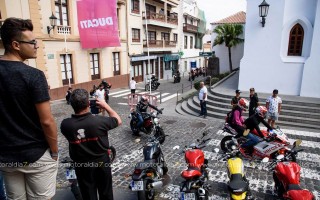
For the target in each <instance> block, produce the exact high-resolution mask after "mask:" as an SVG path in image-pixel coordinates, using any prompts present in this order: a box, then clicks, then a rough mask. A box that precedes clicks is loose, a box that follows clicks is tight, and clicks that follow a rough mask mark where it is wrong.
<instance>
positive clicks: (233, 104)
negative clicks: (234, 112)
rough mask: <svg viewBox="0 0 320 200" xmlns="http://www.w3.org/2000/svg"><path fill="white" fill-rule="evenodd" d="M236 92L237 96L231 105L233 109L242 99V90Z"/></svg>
mask: <svg viewBox="0 0 320 200" xmlns="http://www.w3.org/2000/svg"><path fill="white" fill-rule="evenodd" d="M235 92H236V96H234V97H233V98H232V99H231V105H232V107H233V108H234V107H236V106H237V105H238V101H239V100H240V99H241V97H240V93H241V91H240V90H236V91H235Z"/></svg>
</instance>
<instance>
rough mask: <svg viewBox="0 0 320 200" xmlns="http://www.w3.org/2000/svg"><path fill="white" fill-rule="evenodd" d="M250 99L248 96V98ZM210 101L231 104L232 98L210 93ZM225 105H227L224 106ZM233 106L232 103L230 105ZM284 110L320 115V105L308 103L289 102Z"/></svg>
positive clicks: (263, 103)
mask: <svg viewBox="0 0 320 200" xmlns="http://www.w3.org/2000/svg"><path fill="white" fill-rule="evenodd" d="M247 99H248V98H247ZM208 101H214V102H216V103H221V104H226V105H230V102H231V98H224V97H219V96H214V95H208ZM260 103H261V105H265V101H260ZM223 107H225V106H223ZM230 108H231V105H230ZM282 110H287V111H289V110H290V111H299V112H303V113H305V114H313V113H316V114H319V115H320V107H308V104H305V105H304V106H302V105H289V104H282Z"/></svg>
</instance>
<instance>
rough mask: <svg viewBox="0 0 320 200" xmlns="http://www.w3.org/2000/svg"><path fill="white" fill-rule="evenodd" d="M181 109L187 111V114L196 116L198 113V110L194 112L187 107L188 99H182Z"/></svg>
mask: <svg viewBox="0 0 320 200" xmlns="http://www.w3.org/2000/svg"><path fill="white" fill-rule="evenodd" d="M181 110H182V111H183V112H185V113H187V114H188V115H193V116H198V115H199V112H196V111H194V110H191V109H190V108H189V107H188V101H183V102H182V104H181Z"/></svg>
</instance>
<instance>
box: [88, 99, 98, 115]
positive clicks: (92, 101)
mask: <svg viewBox="0 0 320 200" xmlns="http://www.w3.org/2000/svg"><path fill="white" fill-rule="evenodd" d="M89 102H90V112H91V113H92V114H95V115H97V114H99V110H100V108H99V106H97V99H96V98H89Z"/></svg>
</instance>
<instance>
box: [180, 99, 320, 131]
mask: <svg viewBox="0 0 320 200" xmlns="http://www.w3.org/2000/svg"><path fill="white" fill-rule="evenodd" d="M184 102H187V101H184ZM181 108H182V110H191V111H192V112H193V113H195V112H196V111H198V112H199V110H200V107H199V105H196V104H194V102H193V100H192V99H191V98H189V99H188V103H182V107H181ZM187 114H188V113H187ZM208 117H213V118H217V119H221V120H224V119H225V117H226V114H223V113H218V112H214V111H211V110H208ZM276 124H277V125H279V126H281V127H283V128H288V129H292V127H299V128H307V129H317V130H320V126H319V125H310V124H305V123H298V122H289V121H278V122H277V123H276Z"/></svg>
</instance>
